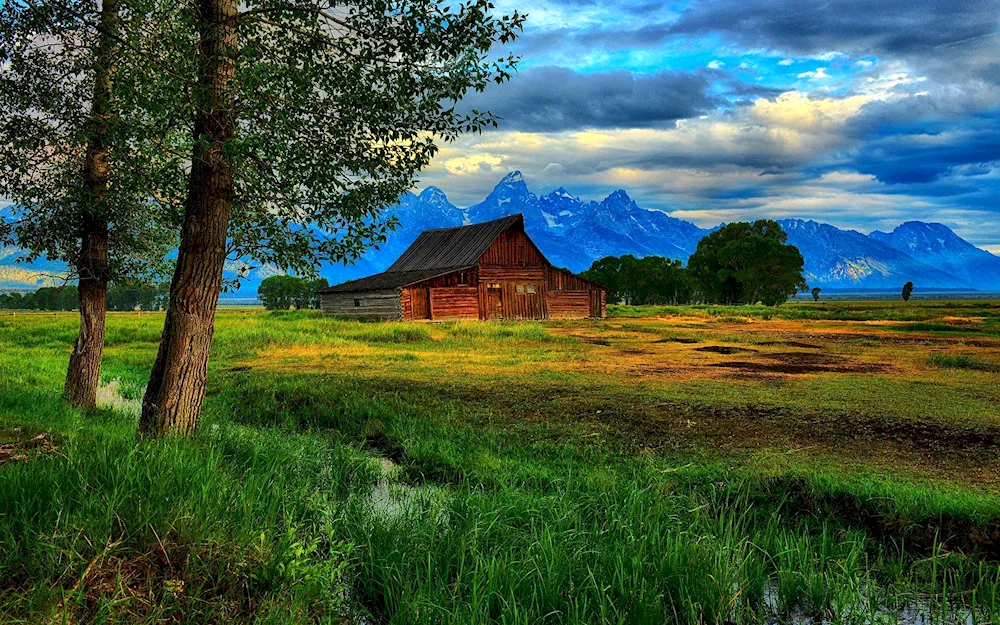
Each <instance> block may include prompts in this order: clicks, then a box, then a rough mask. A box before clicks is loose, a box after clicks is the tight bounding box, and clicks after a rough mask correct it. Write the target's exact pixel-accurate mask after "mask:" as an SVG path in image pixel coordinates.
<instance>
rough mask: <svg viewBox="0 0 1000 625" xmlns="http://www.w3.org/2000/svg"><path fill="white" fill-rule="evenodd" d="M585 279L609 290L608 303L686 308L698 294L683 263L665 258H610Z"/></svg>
mask: <svg viewBox="0 0 1000 625" xmlns="http://www.w3.org/2000/svg"><path fill="white" fill-rule="evenodd" d="M582 275H583V277H584V278H587V279H588V280H593V281H595V282H598V283H600V284H603V285H604V286H606V287H607V288H608V301H611V302H621V303H624V304H683V303H687V302H690V301H691V300H692V298H693V297H694V295H695V291H696V285H695V283H694V280H693V279H692V278H691V276H690V274H689V273H688V271H687V270H686V269H685V268H684V266H683V265H682V264H681V262H680V261H679V260H670V259H668V258H663V257H662V256H646V257H645V258H636V257H634V256H632V255H627V256H618V257H616V256H606V257H605V258H602V259H600V260H597V261H594V264H593V265H591V266H590V269H588V270H587V271H585V272H583V274H582Z"/></svg>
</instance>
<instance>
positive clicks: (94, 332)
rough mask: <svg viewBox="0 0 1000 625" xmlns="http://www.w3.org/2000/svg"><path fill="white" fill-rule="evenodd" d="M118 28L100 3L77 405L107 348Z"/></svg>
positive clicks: (92, 387)
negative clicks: (109, 211) (113, 89)
mask: <svg viewBox="0 0 1000 625" xmlns="http://www.w3.org/2000/svg"><path fill="white" fill-rule="evenodd" d="M117 28H118V5H117V0H104V2H103V3H102V5H101V16H100V25H99V27H98V42H97V48H96V50H95V59H94V66H95V72H94V73H95V76H94V97H93V101H92V102H91V110H90V119H91V136H90V139H89V140H88V143H87V152H86V155H85V157H84V162H83V179H84V197H83V206H81V207H80V215H81V221H80V255H79V258H78V260H77V271H78V273H79V275H80V279H79V288H78V293H79V298H80V331H79V333H78V334H77V337H76V342H75V343H74V344H73V353H72V354H70V358H69V367H68V368H67V371H66V385H65V386H64V387H63V395H64V396H65V397H66V399H68V400H69V401H70V403H71V404H72V405H73V406H75V407H77V408H85V409H87V408H93V407H94V406H95V405H96V404H97V386H98V385H99V384H100V380H101V359H102V357H103V354H104V324H105V319H106V317H107V311H108V305H107V295H108V278H109V276H108V219H107V211H106V206H105V205H106V202H107V198H108V181H109V178H110V172H111V167H110V164H109V162H108V159H109V155H110V138H109V134H110V124H111V115H112V111H111V86H112V75H113V72H114V55H115V51H116V44H115V37H116V31H117Z"/></svg>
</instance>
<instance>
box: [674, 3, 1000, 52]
mask: <svg viewBox="0 0 1000 625" xmlns="http://www.w3.org/2000/svg"><path fill="white" fill-rule="evenodd" d="M998 19H1000V11H998V6H997V2H996V0H962V1H960V2H956V1H954V0H947V1H941V0H933V1H927V0H920V1H914V0H880V1H879V2H872V1H871V0H831V1H827V2H823V3H815V2H803V1H802V0H755V1H754V2H746V0H702V1H698V2H695V3H693V4H692V5H691V6H690V7H689V8H688V9H687V10H685V11H684V12H683V13H682V14H681V17H680V19H678V20H677V22H675V23H674V24H673V26H672V27H671V32H672V33H675V34H689V35H698V34H706V33H710V32H718V33H726V34H729V35H732V36H734V37H735V38H736V39H737V40H739V41H740V42H742V43H744V44H747V45H749V46H753V47H758V46H766V47H771V48H776V49H780V50H783V51H788V52H792V53H800V54H814V53H818V52H826V51H830V50H839V51H843V52H853V53H861V54H890V55H896V54H910V53H914V52H927V51H930V50H931V49H933V48H938V47H942V46H948V45H954V44H957V43H960V42H967V41H972V40H975V39H978V38H983V37H987V36H991V35H994V34H995V33H996V29H997V23H998Z"/></svg>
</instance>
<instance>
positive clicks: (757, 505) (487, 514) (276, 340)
mask: <svg viewBox="0 0 1000 625" xmlns="http://www.w3.org/2000/svg"><path fill="white" fill-rule="evenodd" d="M161 324H162V316H160V315H158V314H145V313H144V314H142V315H136V314H134V313H133V314H121V315H113V316H112V318H111V320H110V324H109V330H108V347H107V353H106V363H105V368H104V381H105V390H104V400H105V402H106V407H105V408H104V409H102V410H100V411H99V412H98V413H97V414H91V415H80V414H78V413H76V412H75V411H72V410H69V409H67V408H66V407H65V406H64V405H63V404H62V403H61V402H60V400H59V392H60V390H61V376H62V374H63V371H64V367H65V361H66V358H67V355H68V350H69V347H70V345H71V343H72V338H73V336H75V318H74V316H73V315H69V314H57V315H53V314H51V313H50V314H38V315H30V314H28V315H26V314H18V316H17V317H4V316H0V621H2V622H8V621H10V622H47V621H48V620H50V619H58V618H63V617H65V618H66V619H68V620H69V621H71V622H136V621H143V622H160V621H166V622H276V623H286V622H288V623H292V622H295V623H298V622H333V623H343V622H357V623H362V622H386V623H406V624H409V623H488V622H497V623H605V622H607V623H663V622H678V623H702V622H704V623H724V622H730V621H731V622H738V623H744V622H746V623H755V622H764V621H766V620H769V619H770V620H775V619H777V620H779V621H793V620H797V619H803V618H819V619H820V620H826V621H829V622H845V623H854V622H859V623H864V622H894V621H900V622H918V621H917V620H916V619H919V618H925V619H931V620H932V621H940V622H962V623H965V622H976V623H992V622H1000V497H998V496H997V494H996V493H997V488H998V486H1000V303H995V302H988V301H958V302H927V301H922V302H911V303H906V304H904V303H902V302H823V303H818V304H817V303H812V302H809V303H805V302H802V303H793V304H789V305H786V306H783V307H780V308H778V309H765V308H757V307H739V308H733V307H726V308H723V307H676V308H670V307H645V308H630V307H618V308H615V307H612V310H611V315H610V317H609V318H608V319H605V320H598V321H594V320H579V321H551V322H544V323H529V322H524V323H485V324H484V323H465V322H463V323H459V322H443V323H425V324H413V323H410V324H404V323H357V322H346V321H339V320H336V319H332V318H330V317H325V316H322V315H319V314H315V313H306V312H294V313H264V312H262V311H255V310H224V311H223V312H222V313H220V317H219V320H218V322H217V334H216V343H215V347H214V348H213V361H212V365H211V373H210V388H209V396H208V398H207V400H206V405H205V414H204V419H203V423H202V426H201V428H200V431H199V435H198V436H197V437H196V438H195V440H193V441H166V442H160V443H146V442H136V440H135V438H134V430H135V421H136V416H135V409H136V401H135V400H136V399H137V398H139V397H140V396H141V392H142V385H143V384H144V382H145V379H146V376H147V374H148V368H149V366H150V363H151V362H152V359H153V356H154V355H155V350H156V345H157V341H158V338H159V336H158V331H159V329H160V327H161ZM924 622H927V621H924Z"/></svg>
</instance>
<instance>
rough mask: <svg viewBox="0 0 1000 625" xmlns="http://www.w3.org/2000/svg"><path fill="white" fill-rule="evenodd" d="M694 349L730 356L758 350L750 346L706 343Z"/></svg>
mask: <svg viewBox="0 0 1000 625" xmlns="http://www.w3.org/2000/svg"><path fill="white" fill-rule="evenodd" d="M694 351H696V352H709V353H712V354H724V355H727V356H729V355H732V354H743V353H749V352H756V351H757V350H756V349H750V348H749V347H734V346H732V345H706V346H704V347H695V348H694Z"/></svg>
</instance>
